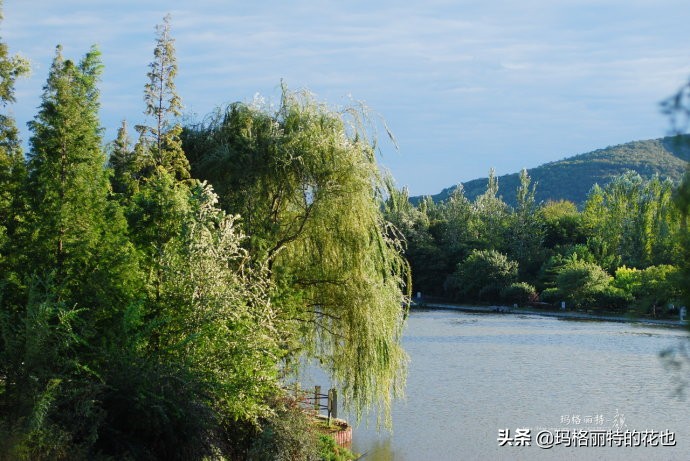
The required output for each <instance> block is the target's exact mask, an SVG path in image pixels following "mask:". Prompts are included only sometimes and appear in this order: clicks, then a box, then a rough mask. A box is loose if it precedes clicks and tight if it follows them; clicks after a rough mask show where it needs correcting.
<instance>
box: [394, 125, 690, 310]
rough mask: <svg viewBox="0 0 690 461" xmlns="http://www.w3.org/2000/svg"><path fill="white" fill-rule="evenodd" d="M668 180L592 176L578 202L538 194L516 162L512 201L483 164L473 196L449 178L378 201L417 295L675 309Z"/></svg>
mask: <svg viewBox="0 0 690 461" xmlns="http://www.w3.org/2000/svg"><path fill="white" fill-rule="evenodd" d="M681 139H682V138H681ZM677 186H678V185H677V184H675V183H673V182H671V181H670V180H662V179H660V178H659V177H652V179H649V180H645V179H643V178H642V177H640V176H639V175H638V174H637V173H634V172H628V173H625V174H623V175H620V176H618V177H616V178H614V179H613V180H611V181H610V182H609V183H608V184H607V185H606V186H605V187H603V188H602V187H599V186H598V185H595V186H594V187H593V188H592V189H591V191H590V192H589V195H588V196H587V200H586V201H585V203H584V205H583V206H582V207H581V208H578V207H577V206H576V205H575V204H574V203H572V202H568V201H556V202H553V201H549V202H546V203H537V202H536V200H535V191H536V188H537V187H539V186H538V184H533V183H532V181H531V179H530V177H529V176H528V174H527V172H526V171H524V170H523V172H522V173H521V175H520V185H519V186H518V188H517V190H516V191H515V196H516V198H517V199H516V200H517V202H516V206H515V207H511V206H508V205H507V204H506V203H505V202H504V201H503V200H502V198H501V197H500V196H499V195H498V180H497V178H496V177H495V175H494V174H493V171H492V172H491V173H490V175H489V181H488V185H487V188H486V190H485V192H484V193H483V194H482V195H480V196H478V197H477V198H476V199H475V200H474V201H470V200H468V199H467V198H466V197H465V195H464V193H463V189H462V187H458V188H457V189H455V190H454V192H453V194H452V195H451V196H450V197H449V198H448V199H447V200H446V201H443V202H440V203H435V202H433V201H432V200H430V199H429V198H427V199H425V200H423V201H422V202H421V203H420V204H419V205H418V206H413V205H412V204H410V202H409V201H408V197H407V193H406V191H405V190H402V191H400V190H396V189H395V188H394V187H390V197H389V198H388V200H387V202H386V207H385V210H386V216H387V218H388V219H389V220H391V221H392V222H393V223H394V224H395V225H396V226H397V227H398V228H399V229H400V230H401V232H402V233H403V235H404V236H405V237H406V239H407V248H406V256H407V257H408V259H409V261H410V264H411V266H412V270H413V274H414V276H415V277H414V290H415V291H418V292H421V293H423V294H424V295H427V296H435V297H441V298H445V299H450V300H453V301H457V302H468V303H469V302H472V303H475V302H484V303H506V304H513V303H518V304H523V305H524V304H527V303H530V302H532V303H533V302H537V301H541V302H545V303H550V304H553V305H555V304H557V303H558V304H560V302H562V301H565V302H566V305H567V306H570V307H574V308H583V309H594V310H599V311H610V312H619V313H631V314H635V315H643V316H651V317H661V316H677V315H678V311H677V306H678V305H679V303H682V302H683V301H682V299H683V294H684V290H685V285H684V282H683V280H684V279H683V276H682V273H683V272H682V271H683V270H684V266H685V263H684V261H685V260H686V259H685V257H684V255H685V251H687V250H686V249H685V248H686V246H685V242H686V238H687V237H686V236H687V224H686V219H685V215H684V214H683V213H682V212H681V209H680V208H679V207H678V206H677V200H675V199H674V197H675V196H676V195H677V192H676V189H677ZM670 305H673V306H674V307H670Z"/></svg>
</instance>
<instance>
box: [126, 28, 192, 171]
mask: <svg viewBox="0 0 690 461" xmlns="http://www.w3.org/2000/svg"><path fill="white" fill-rule="evenodd" d="M156 35H157V37H156V46H155V48H154V50H153V61H152V62H151V63H150V64H149V72H148V74H147V76H148V78H149V81H148V83H147V84H146V86H145V88H144V102H145V103H146V111H145V113H146V115H148V116H151V117H153V119H154V125H153V126H145V125H140V126H137V130H138V131H139V133H140V139H139V143H140V144H142V145H143V146H146V147H147V148H148V149H147V150H148V152H145V153H144V152H142V154H144V155H145V158H147V159H148V163H149V164H150V166H153V167H156V166H163V167H164V168H165V169H166V170H168V172H170V173H171V174H172V175H173V176H175V177H176V178H177V179H188V178H189V162H188V161H187V158H186V157H185V155H184V152H183V151H182V145H181V142H180V134H181V132H182V128H181V126H180V125H179V124H178V123H175V122H174V118H175V117H179V116H180V115H181V114H182V112H181V111H182V99H181V98H180V96H179V95H178V94H177V89H176V88H175V77H176V76H177V59H176V57H175V40H174V39H173V38H172V36H171V34H170V15H167V16H165V18H163V24H160V25H158V26H157V27H156ZM142 160H143V159H142Z"/></svg>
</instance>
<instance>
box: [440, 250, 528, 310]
mask: <svg viewBox="0 0 690 461" xmlns="http://www.w3.org/2000/svg"><path fill="white" fill-rule="evenodd" d="M517 271H518V263H517V262H515V261H510V260H509V259H508V258H507V257H506V256H505V255H504V254H502V253H499V252H497V251H495V250H472V252H471V253H470V255H469V256H468V257H467V259H465V261H463V262H462V263H460V264H458V266H457V269H456V271H455V272H454V273H453V274H452V275H451V276H450V277H449V278H448V280H447V282H446V288H447V290H448V293H449V294H450V295H451V296H452V297H453V299H456V300H465V301H474V300H477V301H496V300H498V299H499V297H500V294H501V292H502V290H504V289H505V288H506V287H508V286H509V285H510V284H512V283H513V282H515V280H516V279H517Z"/></svg>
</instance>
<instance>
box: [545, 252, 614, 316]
mask: <svg viewBox="0 0 690 461" xmlns="http://www.w3.org/2000/svg"><path fill="white" fill-rule="evenodd" d="M610 279H611V277H610V276H609V275H608V274H607V273H606V271H605V270H604V269H602V268H601V267H599V266H598V265H596V264H594V263H589V262H585V261H581V260H577V259H576V260H571V261H569V262H568V263H566V264H565V265H564V266H563V267H562V268H561V269H560V271H559V272H558V276H557V277H556V286H557V288H558V290H559V291H560V292H561V293H563V294H565V297H566V300H567V301H569V303H571V304H573V305H575V306H576V307H590V306H592V305H594V302H595V299H596V294H597V293H598V292H600V291H602V290H604V289H605V288H606V287H608V286H609V283H610Z"/></svg>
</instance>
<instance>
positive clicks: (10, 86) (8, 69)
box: [0, 2, 29, 270]
mask: <svg viewBox="0 0 690 461" xmlns="http://www.w3.org/2000/svg"><path fill="white" fill-rule="evenodd" d="M0 7H2V2H0ZM1 20H2V13H1V12H0V21H1ZM28 71H29V65H28V63H27V61H26V60H25V59H23V58H21V57H19V56H11V55H10V54H9V50H8V47H7V44H6V43H4V42H2V41H0V107H1V108H2V109H3V111H2V112H3V113H0V264H2V260H3V258H4V257H5V255H6V253H7V249H6V248H4V245H5V244H6V243H8V242H7V240H8V239H10V238H11V237H12V235H13V233H14V231H15V227H16V225H17V221H18V215H19V213H21V210H22V208H23V194H22V183H23V181H24V178H25V175H26V168H25V162H24V155H23V153H22V148H21V143H20V141H19V131H18V130H17V126H16V124H15V121H14V119H13V118H12V117H11V116H9V115H8V114H6V113H4V112H5V110H4V109H6V108H7V106H8V105H9V104H12V103H14V102H15V96H14V84H15V81H16V80H17V78H19V77H21V76H22V75H24V74H26V73H27V72H28ZM0 267H1V266H0ZM5 270H7V268H5Z"/></svg>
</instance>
